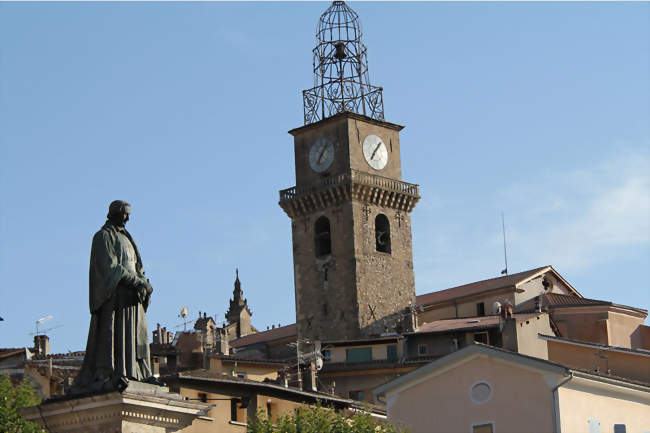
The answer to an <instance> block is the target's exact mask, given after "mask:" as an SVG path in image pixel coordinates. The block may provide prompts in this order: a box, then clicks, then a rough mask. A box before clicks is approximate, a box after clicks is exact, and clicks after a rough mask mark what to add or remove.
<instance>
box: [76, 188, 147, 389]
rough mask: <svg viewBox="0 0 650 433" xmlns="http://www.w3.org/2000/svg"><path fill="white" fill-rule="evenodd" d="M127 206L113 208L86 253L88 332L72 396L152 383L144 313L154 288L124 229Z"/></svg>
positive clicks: (114, 204)
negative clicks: (88, 302) (88, 261)
mask: <svg viewBox="0 0 650 433" xmlns="http://www.w3.org/2000/svg"><path fill="white" fill-rule="evenodd" d="M130 213H131V205H129V204H128V203H127V202H125V201H122V200H116V201H114V202H112V203H111V204H110V206H109V209H108V216H107V221H106V223H105V224H104V226H103V227H102V228H101V229H100V230H99V231H98V232H97V233H95V236H94V237H93V244H92V249H91V252H90V284H89V286H90V293H89V297H90V329H89V331H88V342H87V343H86V355H85V357H84V361H83V365H82V367H81V371H80V372H79V375H78V376H77V378H76V380H75V383H74V385H73V387H72V391H73V392H95V391H106V390H115V389H117V390H121V389H123V388H124V387H126V385H127V384H128V381H129V380H137V381H148V382H156V380H155V378H153V374H152V370H151V365H150V356H149V339H148V337H149V335H148V333H149V332H148V329H147V319H146V317H145V312H146V311H147V307H148V306H149V300H150V297H151V292H152V291H153V288H152V287H151V284H150V283H149V280H148V279H147V278H145V276H144V269H143V267H142V261H141V259H140V254H139V253H138V249H137V247H136V246H135V242H133V238H132V237H131V235H130V234H129V232H128V231H126V229H125V227H124V226H125V224H126V222H127V221H128V220H129V214H130Z"/></svg>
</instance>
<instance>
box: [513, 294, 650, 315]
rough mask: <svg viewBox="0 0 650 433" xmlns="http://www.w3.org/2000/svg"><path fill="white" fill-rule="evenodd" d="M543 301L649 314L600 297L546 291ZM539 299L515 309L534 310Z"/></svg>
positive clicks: (566, 306)
mask: <svg viewBox="0 0 650 433" xmlns="http://www.w3.org/2000/svg"><path fill="white" fill-rule="evenodd" d="M540 299H541V301H542V306H548V307H551V308H568V307H588V306H611V307H618V308H624V309H627V310H633V311H636V312H639V313H644V314H646V315H647V314H648V311H647V310H644V309H642V308H636V307H630V306H627V305H620V304H615V303H613V302H609V301H601V300H598V299H588V298H579V297H577V296H570V295H563V294H561V293H545V294H543V295H541V296H540ZM536 301H537V299H536V298H532V299H529V300H528V301H526V302H523V303H522V304H519V305H518V306H517V308H515V311H517V312H525V311H532V310H533V309H534V308H535V303H536Z"/></svg>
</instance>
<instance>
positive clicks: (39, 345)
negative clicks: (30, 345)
mask: <svg viewBox="0 0 650 433" xmlns="http://www.w3.org/2000/svg"><path fill="white" fill-rule="evenodd" d="M34 352H35V353H36V356H47V355H49V354H50V339H49V338H48V336H47V335H34Z"/></svg>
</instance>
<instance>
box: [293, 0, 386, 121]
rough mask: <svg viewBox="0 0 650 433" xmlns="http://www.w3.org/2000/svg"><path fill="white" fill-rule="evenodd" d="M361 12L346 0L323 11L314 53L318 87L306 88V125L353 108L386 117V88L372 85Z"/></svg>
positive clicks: (381, 117) (315, 75)
mask: <svg viewBox="0 0 650 433" xmlns="http://www.w3.org/2000/svg"><path fill="white" fill-rule="evenodd" d="M361 36H362V32H361V21H360V20H359V15H357V13H356V12H355V11H353V10H352V8H350V7H349V6H348V5H346V4H345V2H343V1H335V2H332V5H331V6H330V7H329V8H327V10H326V11H325V12H324V13H323V15H321V17H320V19H319V21H318V31H317V33H316V38H317V44H316V47H315V48H314V49H313V53H314V62H313V68H314V87H313V88H311V89H307V90H303V92H302V96H303V109H304V116H305V119H304V120H305V125H308V124H310V123H314V122H318V121H319V120H323V119H325V118H327V117H330V116H333V115H335V114H337V113H341V112H344V111H350V112H353V113H357V114H363V115H364V116H368V117H371V118H373V119H377V120H384V100H383V96H382V88H381V87H375V86H372V85H370V78H369V77H368V59H367V58H366V46H365V45H364V44H363V43H362V42H361Z"/></svg>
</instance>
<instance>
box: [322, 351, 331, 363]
mask: <svg viewBox="0 0 650 433" xmlns="http://www.w3.org/2000/svg"><path fill="white" fill-rule="evenodd" d="M320 353H321V354H322V355H323V361H329V360H330V359H332V352H330V350H329V349H324V350H321V352H320Z"/></svg>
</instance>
